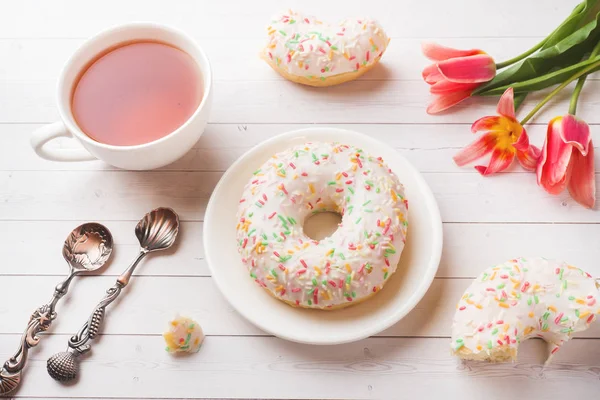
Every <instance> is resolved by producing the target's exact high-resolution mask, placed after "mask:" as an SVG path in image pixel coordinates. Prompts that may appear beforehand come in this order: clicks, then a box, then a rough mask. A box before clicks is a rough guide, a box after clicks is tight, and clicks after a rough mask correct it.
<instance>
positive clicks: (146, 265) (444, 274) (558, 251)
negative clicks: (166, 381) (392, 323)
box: [0, 220, 600, 279]
mask: <svg viewBox="0 0 600 400" xmlns="http://www.w3.org/2000/svg"><path fill="white" fill-rule="evenodd" d="M83 222H85V221H84V220H81V221H0V252H1V253H2V254H3V257H4V258H5V259H7V260H19V258H20V257H22V255H23V254H28V257H27V262H15V263H0V279H2V278H1V277H2V276H5V275H13V276H29V275H33V276H57V277H60V276H63V275H64V273H65V271H66V264H65V261H64V260H63V259H62V256H61V254H60V248H61V246H62V243H63V241H64V239H65V237H66V235H67V234H68V233H69V232H70V231H71V229H73V228H74V227H75V226H77V225H78V224H80V223H83ZM98 222H101V223H103V224H105V225H106V226H107V227H109V228H110V230H111V232H112V234H113V237H114V240H115V243H118V245H119V246H118V249H116V250H115V252H114V253H113V256H112V259H111V261H110V263H109V264H108V266H107V267H106V268H104V269H103V270H101V271H98V272H94V273H92V274H93V275H99V274H102V275H104V276H113V277H116V276H118V275H119V274H121V272H122V271H123V270H124V269H125V266H126V265H128V264H129V262H130V261H131V258H132V257H133V256H134V254H135V253H136V252H137V248H138V242H137V239H136V238H135V235H134V227H135V224H136V221H113V220H109V221H104V220H100V221H98ZM202 227H203V224H202V222H183V223H182V224H181V230H180V233H179V238H178V240H177V243H176V245H175V246H174V247H173V248H172V249H170V250H167V251H165V252H162V253H160V254H156V256H153V257H148V258H147V259H145V260H144V262H143V264H142V265H141V266H140V268H138V269H137V270H136V272H135V275H136V276H148V277H151V276H153V277H160V276H171V277H178V276H180V277H189V276H210V270H209V269H208V266H207V263H206V261H205V259H204V249H203V243H202V235H203V233H202ZM598 238H600V224H523V223H517V224H502V223H493V224H490V223H478V224H468V223H467V224H465V223H445V224H444V248H443V254H444V256H443V257H442V260H441V263H440V267H439V270H438V273H437V277H439V278H474V277H476V276H477V275H479V273H480V272H481V271H482V270H483V269H485V268H486V267H489V266H491V265H494V264H498V263H500V262H503V261H505V260H508V259H511V258H514V257H519V256H535V255H544V256H545V257H547V258H555V259H559V260H566V261H568V262H569V263H571V264H573V265H577V266H579V267H581V268H583V269H584V270H586V271H588V272H589V273H590V274H592V275H593V276H600V262H598V261H597V260H600V246H597V245H595V242H596V241H597V239H598ZM34 245H35V249H36V251H31V248H32V246H34ZM475 249H485V251H476V250H475Z"/></svg>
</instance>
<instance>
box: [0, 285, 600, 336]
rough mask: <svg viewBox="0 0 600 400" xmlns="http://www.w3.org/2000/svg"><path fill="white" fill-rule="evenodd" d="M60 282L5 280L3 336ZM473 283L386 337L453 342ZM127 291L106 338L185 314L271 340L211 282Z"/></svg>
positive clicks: (89, 298)
mask: <svg viewBox="0 0 600 400" xmlns="http://www.w3.org/2000/svg"><path fill="white" fill-rule="evenodd" d="M249 279H250V278H249ZM59 281H60V279H58V278H57V277H48V276H27V277H23V276H4V277H2V279H1V280H0V290H1V291H2V293H3V295H4V296H6V298H19V299H20V301H19V302H13V303H10V304H9V303H4V304H3V305H2V306H0V332H3V333H20V332H21V331H22V329H24V327H25V326H26V324H27V319H28V316H29V315H30V313H31V312H32V311H33V310H34V309H35V307H37V306H39V305H41V304H42V303H43V302H44V301H45V300H47V297H48V296H49V295H50V294H51V292H52V289H53V288H54V286H55V285H56V284H57V283H58V282H59ZM114 282H115V279H114V278H113V277H105V276H102V277H98V276H93V277H82V278H79V279H78V281H77V282H75V283H74V284H73V287H72V288H71V290H70V293H69V296H68V298H66V299H65V301H64V302H61V303H60V305H59V307H58V313H59V318H58V319H57V320H56V322H55V325H54V326H53V328H52V330H51V333H54V334H56V333H60V334H63V333H64V334H73V333H74V332H76V331H77V329H79V327H80V326H81V324H83V323H84V322H85V321H86V320H87V318H88V317H89V313H90V312H91V310H93V308H94V306H95V305H96V304H97V302H98V301H99V300H100V298H101V297H102V295H103V294H104V291H105V290H106V289H107V288H109V287H110V286H112V285H113V284H114ZM470 283H471V279H436V280H435V281H434V283H433V285H432V287H431V288H430V290H429V291H428V292H427V294H426V295H425V297H424V298H423V300H422V301H421V302H420V303H419V304H418V305H417V307H416V308H415V309H414V310H413V311H412V312H411V313H409V314H408V315H407V316H406V317H405V318H404V319H403V320H402V321H400V322H399V323H398V324H396V325H394V326H393V327H391V328H389V329H387V330H386V331H384V332H382V333H381V335H383V336H405V337H406V336H408V337H413V336H414V337H449V336H450V327H451V325H452V317H453V316H454V312H455V311H456V308H455V306H456V302H457V301H458V299H460V297H461V296H462V294H463V292H464V291H465V289H466V288H467V287H468V286H469V284H470ZM126 290H127V292H126V293H123V296H122V297H121V298H120V300H118V303H115V304H114V305H113V306H111V308H109V310H108V311H107V319H106V322H105V324H104V330H103V332H104V333H106V334H111V335H115V334H127V335H142V334H143V335H147V334H160V333H161V332H163V330H164V328H165V324H166V323H167V321H168V320H169V319H170V318H172V317H173V316H174V315H175V314H176V313H179V312H180V313H183V314H189V315H190V316H192V317H194V318H196V319H197V320H198V322H200V323H201V324H202V327H203V329H204V331H205V332H206V334H209V335H227V336H245V335H265V333H264V332H262V331H260V330H259V329H258V328H255V327H254V326H252V325H251V324H250V323H248V322H246V320H244V319H243V318H242V317H240V316H239V315H238V314H237V312H235V311H234V310H233V309H232V308H231V307H230V306H229V303H227V301H226V300H225V299H224V298H223V297H222V296H221V294H220V293H219V292H218V290H217V288H216V287H215V285H214V284H213V282H212V279H211V278H207V277H160V278H158V277H144V276H140V277H136V278H135V279H133V280H132V281H131V286H130V287H128V288H127V289H126ZM256 290H260V288H259V287H257V288H256ZM384 290H385V288H384ZM272 301H277V300H275V299H272ZM341 312H343V311H341ZM577 336H578V337H586V338H600V324H598V323H596V324H594V325H592V327H591V328H590V329H588V330H587V331H585V332H582V333H579V334H577Z"/></svg>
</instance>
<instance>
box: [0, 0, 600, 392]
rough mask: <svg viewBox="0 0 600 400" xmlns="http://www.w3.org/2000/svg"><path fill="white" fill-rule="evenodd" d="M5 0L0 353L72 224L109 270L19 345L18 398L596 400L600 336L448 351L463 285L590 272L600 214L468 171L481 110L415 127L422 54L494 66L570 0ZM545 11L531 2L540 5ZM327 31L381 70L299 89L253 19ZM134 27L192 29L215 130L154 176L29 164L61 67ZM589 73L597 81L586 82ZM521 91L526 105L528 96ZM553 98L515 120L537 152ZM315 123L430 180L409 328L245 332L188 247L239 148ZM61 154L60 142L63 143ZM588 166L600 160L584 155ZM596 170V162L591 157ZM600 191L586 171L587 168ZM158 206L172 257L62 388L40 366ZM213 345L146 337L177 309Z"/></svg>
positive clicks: (421, 105) (54, 265) (42, 292)
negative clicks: (307, 20)
mask: <svg viewBox="0 0 600 400" xmlns="http://www.w3.org/2000/svg"><path fill="white" fill-rule="evenodd" d="M284 3H288V4H285V5H284V4H283V3H282V2H281V1H277V0H253V1H243V0H238V1H237V2H235V3H233V2H227V1H213V0H206V1H193V0H186V1H167V0H136V1H124V0H103V1H101V2H94V4H91V2H87V1H79V0H71V1H58V0H54V1H52V2H50V1H41V0H40V1H36V2H31V1H25V0H14V1H3V2H1V3H0V257H1V258H0V259H1V262H0V296H1V297H0V360H5V359H7V358H8V357H9V356H10V355H11V354H12V352H13V351H14V349H15V348H16V346H17V342H18V339H19V334H20V333H21V331H22V329H23V328H24V326H25V325H26V323H27V319H28V316H29V313H30V312H31V311H33V309H34V308H35V307H36V306H38V305H40V304H41V303H43V302H44V301H46V300H47V299H48V298H49V296H50V294H51V292H52V289H53V286H54V285H55V284H56V283H57V282H58V281H59V280H60V279H61V277H62V276H63V275H64V274H65V273H66V270H67V268H66V264H65V262H64V261H63V259H62V257H61V245H62V242H63V240H64V238H65V237H66V235H67V233H68V232H69V231H70V230H71V228H73V227H75V226H77V225H78V224H79V223H81V222H85V221H90V220H97V221H99V222H102V223H104V224H106V225H107V226H108V227H109V228H110V229H111V230H112V231H113V234H114V238H115V241H116V243H117V248H116V251H115V254H114V260H113V262H112V263H111V264H110V266H109V267H108V268H107V269H106V270H105V271H103V273H102V275H101V276H94V277H89V278H88V277H86V278H81V279H79V280H78V281H77V282H76V283H75V284H74V285H73V286H72V288H71V292H70V294H69V296H68V298H66V299H65V300H63V301H62V302H61V303H60V304H59V309H58V311H59V314H60V316H59V318H58V319H57V321H56V323H55V325H54V326H53V328H52V329H51V332H50V333H49V334H47V335H45V336H44V338H43V340H42V342H41V344H40V346H38V347H37V348H35V349H34V350H33V351H32V354H31V358H30V362H29V365H28V368H27V371H26V374H25V381H24V384H23V386H22V387H21V389H20V390H19V391H18V392H17V393H16V394H15V397H19V398H21V397H24V398H44V399H48V398H86V399H91V398H94V399H97V398H98V399H100V398H110V399H117V398H139V399H142V398H144V399H146V398H161V399H162V398H205V397H224V398H235V397H247V398H407V399H409V398H442V397H455V398H461V399H470V398H482V396H484V395H485V396H486V398H487V399H495V398H505V396H511V397H513V396H519V398H523V397H528V398H560V399H564V398H565V397H566V396H569V397H570V398H582V399H585V398H593V397H594V396H596V397H597V395H598V393H599V392H600V324H596V325H595V326H593V327H592V328H591V329H589V330H588V331H587V332H584V333H583V334H580V335H579V337H578V338H577V339H575V340H572V341H571V342H570V343H568V345H566V346H565V348H564V349H563V350H561V351H560V352H559V353H558V354H557V356H556V358H555V361H554V362H553V364H552V365H551V366H549V367H546V368H544V367H543V365H542V363H543V360H544V357H545V351H544V344H543V342H541V341H529V342H528V343H525V344H524V345H523V346H522V352H521V354H520V359H519V362H518V363H516V364H500V365H488V364H462V363H460V362H459V361H457V360H456V359H454V358H453V357H451V356H450V354H449V346H448V342H449V333H450V324H451V320H452V315H453V312H454V305H455V302H456V301H457V299H458V298H459V297H460V295H461V293H462V291H463V290H464V289H465V288H466V287H467V285H468V284H469V282H470V280H471V279H472V278H473V277H475V276H476V275H477V274H478V273H479V271H481V270H482V269H483V268H485V267H488V266H490V265H492V264H494V263H497V262H501V261H505V260H506V259H509V258H512V257H515V256H528V255H541V256H545V257H556V258H560V259H564V260H568V261H569V262H571V263H574V264H576V265H578V266H580V267H581V268H583V269H586V270H587V271H589V272H590V273H592V274H594V276H600V261H599V260H600V212H598V211H589V210H584V209H583V208H582V207H580V206H578V205H577V204H575V203H574V202H573V201H572V200H571V199H569V198H568V197H567V196H561V197H551V196H549V195H547V194H545V193H544V192H543V191H542V190H541V189H539V188H538V187H537V186H536V184H535V175H533V174H530V173H525V172H524V171H523V170H522V169H520V168H515V169H513V170H511V171H510V172H507V173H504V174H500V175H499V176H495V177H492V178H482V177H480V176H479V174H477V173H476V171H475V170H474V169H472V168H466V169H460V168H458V167H456V166H455V165H454V164H453V162H452V159H451V156H452V155H453V154H454V153H455V152H456V151H457V150H458V149H459V148H461V147H462V146H464V145H466V144H467V143H469V142H470V141H471V140H472V139H473V136H472V135H471V134H470V131H469V125H470V123H471V122H472V121H474V120H475V119H476V118H478V117H480V116H483V115H486V114H491V113H493V112H494V103H495V99H493V100H492V99H490V100H489V101H481V100H477V101H474V102H467V103H465V105H468V108H464V107H463V108H461V109H456V110H454V111H453V112H451V113H449V114H446V115H443V116H437V117H431V116H428V115H427V114H426V113H425V106H426V103H427V100H428V96H429V94H428V88H427V85H426V84H425V83H423V82H422V81H421V76H420V70H421V68H422V67H423V66H424V65H425V64H426V61H425V59H424V58H423V57H422V56H421V55H420V42H421V41H422V40H423V39H431V40H435V41H439V42H441V43H444V44H447V45H451V46H456V47H481V48H483V49H485V50H486V51H488V52H489V53H490V54H492V55H494V56H495V57H496V59H497V60H502V59H505V58H507V57H508V56H512V55H515V54H517V53H518V52H520V51H522V50H525V49H527V48H529V46H531V45H533V44H534V43H536V42H537V41H538V40H539V39H540V37H543V36H545V35H546V33H547V32H549V31H551V30H552V28H553V27H554V26H555V25H557V24H558V23H559V22H560V21H562V20H563V19H564V18H565V16H566V15H567V14H568V13H569V12H570V10H571V9H572V8H573V7H574V6H575V4H576V1H575V0H573V1H571V0H569V1H567V0H546V1H544V2H540V1H536V0H504V1H502V2H495V1H491V0H490V1H482V0H454V1H443V0H436V1H433V0H430V1H423V0H410V1H408V0H407V1H398V0H389V1H385V0H369V1H363V0H346V1H344V2H343V3H342V2H339V3H340V4H344V8H343V9H342V8H340V7H339V6H336V5H334V3H336V4H337V3H338V2H337V1H336V2H334V1H323V0H321V1H312V0H310V1H309V0H298V1H289V2H284ZM542 4H543V8H542V7H541V6H542ZM288 5H289V6H292V7H295V8H296V9H298V10H303V11H305V12H308V13H313V14H317V15H318V16H320V17H321V18H322V19H328V18H331V19H336V18H341V17H344V16H346V15H355V16H361V15H365V14H368V15H370V16H372V17H375V18H377V19H379V20H380V22H381V23H382V24H383V26H384V27H385V28H386V30H387V32H388V34H389V35H390V36H391V37H392V42H391V45H390V47H389V49H388V51H387V53H386V54H385V56H384V57H383V62H382V64H381V65H379V66H378V67H377V68H376V69H375V70H373V71H372V72H371V73H369V74H367V75H366V76H364V77H362V78H361V79H359V80H358V81H355V82H351V83H348V84H345V85H342V86H339V87H334V88H330V89H321V90H319V89H312V88H306V87H300V86H298V85H295V84H292V83H289V82H287V81H285V80H283V79H282V78H281V77H279V76H278V75H276V74H275V73H274V72H273V71H272V70H271V69H270V68H269V67H268V66H267V65H266V64H264V63H263V62H262V61H260V60H259V58H258V56H257V54H258V51H259V48H260V46H261V44H262V42H263V35H264V27H265V24H267V23H268V21H269V18H270V16H271V15H272V14H274V13H276V12H277V11H279V10H280V9H281V7H283V6H288ZM131 20H150V21H158V22H162V23H166V24H170V25H173V26H175V27H178V28H180V29H182V30H184V31H186V32H188V33H190V34H191V35H192V36H194V37H195V38H196V39H197V40H198V41H199V43H200V44H201V46H203V47H204V48H205V50H206V51H207V52H208V55H209V57H210V59H211V62H212V65H213V68H214V78H215V86H214V91H215V98H214V107H213V112H212V116H211V120H210V121H211V123H210V125H209V126H208V128H207V130H206V132H205V134H204V136H203V137H202V139H201V140H200V142H199V143H198V144H197V145H196V146H195V148H194V149H193V150H192V151H191V152H190V153H189V154H187V155H186V156H185V157H184V158H183V159H181V160H180V161H178V162H176V163H175V164H173V165H170V166H168V167H166V168H164V169H162V170H158V171H149V172H128V171H121V170H115V169H113V168H111V167H108V166H107V165H105V164H103V163H101V162H88V163H74V164H65V163H52V162H47V161H44V160H41V159H39V158H37V157H36V156H35V154H34V153H33V151H32V150H31V149H30V147H29V143H28V141H29V135H30V132H31V131H33V130H34V129H36V128H38V127H39V126H41V125H43V124H45V123H48V122H52V121H54V120H56V119H57V110H56V106H55V93H54V90H55V84H56V80H57V77H58V74H59V71H60V68H61V66H62V64H63V62H64V61H65V60H66V59H67V57H68V56H69V55H70V54H71V53H72V52H73V51H74V50H75V49H76V48H77V47H78V46H79V45H80V44H81V43H82V42H83V41H84V40H85V39H86V38H87V37H89V36H91V35H93V34H95V33H96V32H97V31H99V30H101V29H103V28H105V27H107V26H110V25H113V24H118V23H123V22H127V21H131ZM596 79H597V78H596ZM599 89H600V82H599V81H598V80H594V79H592V80H591V81H589V83H588V85H587V86H586V88H585V89H584V93H583V96H582V100H581V105H580V107H579V110H580V115H581V116H582V117H583V118H584V119H586V120H587V121H588V122H589V123H591V124H592V125H593V126H592V131H593V135H594V139H595V141H596V144H598V143H600V135H599V134H598V131H599V127H598V125H600V106H599V105H598V103H599V101H600V90H599ZM533 97H534V96H532V98H531V99H529V101H530V102H529V103H528V104H526V105H525V107H530V106H531V103H532V102H533V101H534V100H535V98H533ZM567 98H568V94H567V93H565V96H563V97H562V98H561V99H560V100H559V101H555V102H553V103H552V104H551V105H550V106H549V107H548V108H547V109H546V111H545V112H543V113H542V114H541V115H540V116H539V117H538V118H537V120H536V121H534V125H533V126H531V127H530V128H529V131H530V133H531V136H532V141H533V142H534V143H536V144H538V145H541V142H542V138H543V134H544V132H545V123H546V122H547V121H548V120H549V119H550V117H552V116H554V115H560V114H563V113H566V111H567V101H566V99H567ZM311 124H321V125H330V126H339V127H345V128H348V129H353V130H357V131H360V132H364V133H366V134H369V135H371V136H373V137H375V138H378V139H380V140H383V141H385V142H387V143H388V144H390V145H391V146H393V147H394V148H396V149H398V152H399V153H400V154H402V155H404V156H405V157H407V158H408V159H410V161H412V162H413V163H414V164H415V165H416V166H417V167H418V168H419V169H420V170H421V171H422V172H423V174H424V176H425V178H426V180H427V181H428V183H429V184H430V185H431V188H432V189H433V192H434V193H435V195H436V197H437V200H438V202H439V206H440V208H441V213H442V217H443V220H444V234H445V244H444V252H443V257H442V262H441V265H440V268H439V272H438V275H437V278H436V280H435V282H434V283H433V286H432V288H431V289H430V290H429V292H428V294H427V295H426V297H425V298H424V299H423V301H422V302H421V303H420V304H419V305H418V306H417V308H416V309H415V310H414V311H413V312H412V313H410V314H409V315H408V316H407V317H406V318H405V319H404V320H402V321H401V322H400V323H398V324H397V325H395V326H394V327H392V328H390V329H389V330H387V331H385V332H383V333H381V335H378V336H376V337H373V338H370V339H367V340H363V341H360V342H357V343H353V344H348V345H341V346H333V347H315V346H307V345H299V344H294V343H289V342H286V341H283V340H280V339H278V338H275V337H272V336H269V335H267V334H265V333H264V332H261V331H260V330H258V329H257V328H255V327H253V326H252V325H251V324H249V323H248V322H246V321H245V320H243V319H242V318H241V317H240V316H239V315H238V314H237V313H236V312H235V311H234V310H232V308H231V307H230V306H229V305H228V303H227V302H226V301H225V300H224V299H223V297H222V296H221V295H220V294H219V293H218V291H217V289H216V287H215V285H214V284H213V282H212V280H211V277H210V273H209V270H208V268H207V265H206V262H205V260H204V258H203V249H202V240H201V239H202V221H203V216H204V210H205V207H206V204H207V200H208V198H209V196H210V194H211V191H212V189H213V187H214V186H215V184H216V182H217V181H218V180H219V178H220V177H221V175H222V173H223V171H225V169H227V168H228V166H229V165H230V164H231V163H232V162H233V161H234V160H235V159H236V158H237V157H239V156H240V155H241V154H242V153H243V152H245V151H246V150H247V149H249V148H250V147H251V146H254V145H255V144H257V143H259V142H261V141H262V140H264V139H267V138H270V137H272V136H274V135H277V134H279V133H281V132H285V131H288V130H291V129H297V128H300V127H306V126H309V125H311ZM63 145H65V146H68V145H69V144H68V143H64V144H63ZM596 154H597V157H600V156H598V155H600V152H596ZM598 160H600V158H598V159H597V161H596V162H597V165H599V163H598ZM596 177H597V178H596V181H597V185H598V186H599V187H600V179H599V178H598V177H600V175H596ZM157 206H170V207H173V208H174V209H175V210H177V211H178V212H179V213H180V215H181V219H182V221H183V224H182V225H183V226H182V228H183V229H182V233H181V240H180V245H179V247H178V248H177V249H176V251H173V252H171V253H170V254H168V255H165V256H163V257H155V258H152V259H148V260H147V262H145V263H144V265H143V266H142V267H141V268H139V269H138V273H137V277H136V278H135V279H134V280H133V281H132V284H131V287H129V288H128V289H127V291H128V293H127V295H126V296H123V298H122V299H121V300H120V301H119V302H118V309H117V308H114V312H109V315H108V318H107V321H106V324H105V328H104V334H103V335H102V337H100V338H99V340H97V342H96V343H95V344H94V348H93V351H92V354H91V355H90V356H89V357H87V358H85V360H84V362H83V363H82V372H81V379H80V381H79V382H78V383H76V384H74V385H70V386H61V385H59V384H57V383H56V382H54V381H53V380H52V379H50V378H49V377H48V375H47V374H46V368H45V367H46V359H47V358H48V356H50V355H51V354H53V353H54V352H56V351H59V350H62V349H64V348H65V345H66V342H67V339H68V338H69V334H71V333H73V332H74V331H75V330H76V329H77V328H78V327H79V325H80V324H81V323H82V321H84V320H85V318H86V316H87V314H88V313H89V312H90V310H91V309H92V307H93V305H94V304H95V303H96V301H97V300H98V299H99V298H100V297H101V296H102V294H103V292H104V290H105V289H106V288H107V287H108V286H109V285H110V284H112V282H113V281H114V279H115V277H116V276H117V275H118V274H119V273H120V272H121V270H122V269H124V267H125V266H126V264H128V263H129V262H130V260H131V258H132V257H133V256H134V253H135V251H136V239H135V236H134V235H133V228H134V225H135V223H136V221H137V220H138V219H139V218H140V217H141V216H142V215H143V214H144V213H145V212H146V211H148V210H150V209H152V208H154V207H157ZM178 311H180V312H187V313H189V314H190V315H192V316H193V317H195V318H197V319H198V320H199V321H200V322H201V324H202V326H203V328H204V330H205V332H206V334H207V335H208V337H207V339H206V341H205V344H204V346H203V348H202V350H201V351H200V353H198V354H196V355H193V356H190V357H172V356H170V355H168V354H167V353H166V352H165V351H164V350H163V341H162V338H161V332H162V331H163V329H164V328H165V324H166V321H167V320H168V319H169V318H170V317H172V316H173V315H174V314H175V313H176V312H178Z"/></svg>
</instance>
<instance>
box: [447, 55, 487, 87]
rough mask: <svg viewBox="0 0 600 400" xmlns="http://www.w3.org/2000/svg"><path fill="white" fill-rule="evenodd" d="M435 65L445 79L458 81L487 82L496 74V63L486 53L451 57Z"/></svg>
mask: <svg viewBox="0 0 600 400" xmlns="http://www.w3.org/2000/svg"><path fill="white" fill-rule="evenodd" d="M437 66H438V69H439V70H440V72H441V73H442V75H443V76H444V77H445V78H446V79H448V80H449V81H452V82H458V83H481V82H487V81H489V80H490V79H492V78H493V77H494V76H495V75H496V64H495V63H494V60H493V59H492V57H490V56H488V55H487V54H478V55H475V56H469V57H459V58H452V59H450V60H446V61H441V62H439V63H438V64H437Z"/></svg>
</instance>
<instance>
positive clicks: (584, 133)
mask: <svg viewBox="0 0 600 400" xmlns="http://www.w3.org/2000/svg"><path fill="white" fill-rule="evenodd" d="M558 132H559V133H560V135H561V138H562V140H563V141H564V142H565V143H567V144H570V145H572V146H574V147H576V148H577V149H578V150H579V151H580V152H581V153H582V155H584V156H585V155H587V153H588V151H589V145H590V142H591V140H592V134H591V133H590V127H589V126H588V124H586V123H585V121H583V120H580V119H578V118H577V117H575V116H574V115H571V114H568V115H565V116H564V117H563V118H562V129H561V130H559V131H558Z"/></svg>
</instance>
